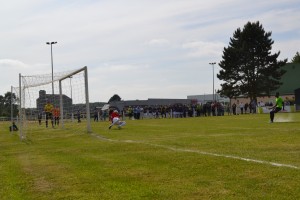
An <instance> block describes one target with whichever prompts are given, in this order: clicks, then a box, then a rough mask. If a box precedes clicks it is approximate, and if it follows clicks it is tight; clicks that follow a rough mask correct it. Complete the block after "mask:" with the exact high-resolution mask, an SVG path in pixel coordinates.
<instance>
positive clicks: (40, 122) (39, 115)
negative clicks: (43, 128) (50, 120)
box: [38, 112, 43, 125]
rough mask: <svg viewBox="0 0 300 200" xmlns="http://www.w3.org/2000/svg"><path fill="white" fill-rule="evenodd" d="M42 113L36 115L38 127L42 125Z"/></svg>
mask: <svg viewBox="0 0 300 200" xmlns="http://www.w3.org/2000/svg"><path fill="white" fill-rule="evenodd" d="M42 117H43V116H42V113H41V112H39V114H38V120H39V125H42Z"/></svg>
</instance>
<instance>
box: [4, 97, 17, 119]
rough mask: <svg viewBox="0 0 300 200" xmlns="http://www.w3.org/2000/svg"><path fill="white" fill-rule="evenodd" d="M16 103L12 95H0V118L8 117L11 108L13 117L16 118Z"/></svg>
mask: <svg viewBox="0 0 300 200" xmlns="http://www.w3.org/2000/svg"><path fill="white" fill-rule="evenodd" d="M16 101H17V98H16V95H15V94H14V93H11V92H6V93H5V95H4V96H2V95H0V116H3V117H10V115H11V108H13V115H14V116H16V115H17V113H18V108H17V105H16Z"/></svg>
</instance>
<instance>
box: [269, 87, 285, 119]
mask: <svg viewBox="0 0 300 200" xmlns="http://www.w3.org/2000/svg"><path fill="white" fill-rule="evenodd" d="M275 97H276V104H275V106H273V107H272V108H271V109H272V111H271V112H270V123H273V121H274V116H275V113H277V112H279V111H281V109H282V106H283V100H282V98H281V97H280V96H279V92H276V95H275Z"/></svg>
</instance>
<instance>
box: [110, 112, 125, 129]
mask: <svg viewBox="0 0 300 200" xmlns="http://www.w3.org/2000/svg"><path fill="white" fill-rule="evenodd" d="M110 119H111V124H110V126H109V127H108V129H111V127H112V126H113V125H117V126H118V129H121V127H122V126H124V125H125V124H126V122H125V121H121V120H120V115H119V112H118V111H117V110H114V111H113V112H112V113H111V116H110Z"/></svg>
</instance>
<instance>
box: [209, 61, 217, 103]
mask: <svg viewBox="0 0 300 200" xmlns="http://www.w3.org/2000/svg"><path fill="white" fill-rule="evenodd" d="M209 64H210V65H212V69H213V102H215V70H214V68H215V64H216V62H211V63H209Z"/></svg>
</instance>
